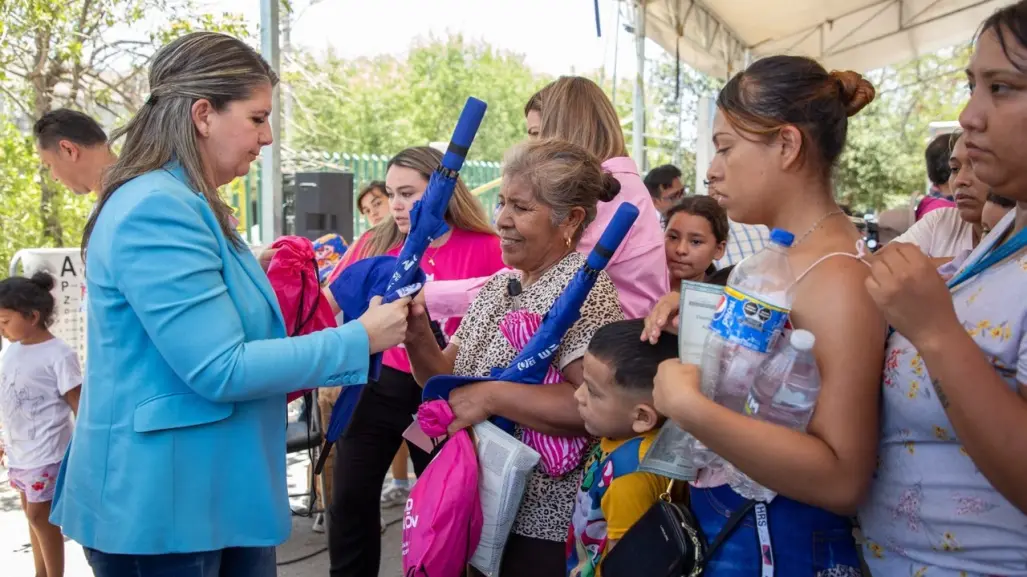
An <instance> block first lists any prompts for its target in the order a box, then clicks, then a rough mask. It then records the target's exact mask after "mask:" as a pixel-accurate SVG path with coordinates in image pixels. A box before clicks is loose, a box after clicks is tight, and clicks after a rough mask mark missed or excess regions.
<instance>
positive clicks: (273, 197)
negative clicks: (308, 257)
mask: <svg viewBox="0 0 1027 577" xmlns="http://www.w3.org/2000/svg"><path fill="white" fill-rule="evenodd" d="M279 1H280V0H260V52H261V54H262V55H263V56H264V58H265V59H266V60H267V61H268V63H269V64H270V65H271V68H272V69H274V70H276V71H279V70H281V69H282V67H281V64H282V62H281V55H280V54H279V50H278V40H279V38H278V25H279V22H278V8H279V6H278V5H279ZM281 99H282V98H281V90H280V88H279V87H277V86H276V87H275V89H274V91H273V92H272V94H271V118H270V121H271V136H272V138H273V139H274V142H272V144H271V145H270V146H265V147H264V150H263V151H262V152H261V155H260V159H261V162H260V172H261V179H260V181H261V182H260V184H261V186H260V198H261V203H260V242H261V244H263V245H265V246H266V245H270V244H271V243H272V242H274V240H275V239H276V238H278V237H279V236H281V234H282V166H281V158H282V148H281V147H282V145H281V136H282V123H281V120H282V103H281Z"/></svg>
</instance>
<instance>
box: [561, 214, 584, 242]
mask: <svg viewBox="0 0 1027 577" xmlns="http://www.w3.org/2000/svg"><path fill="white" fill-rule="evenodd" d="M584 223H585V209H583V208H581V207H580V206H575V207H574V208H572V209H571V211H570V212H569V213H568V214H567V218H565V219H564V220H563V225H562V228H563V229H564V230H563V235H564V237H565V238H570V239H571V240H572V241H573V239H574V237H575V236H580V235H579V231H580V230H581V228H582V226H583V225H584Z"/></svg>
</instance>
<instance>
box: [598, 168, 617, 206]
mask: <svg viewBox="0 0 1027 577" xmlns="http://www.w3.org/2000/svg"><path fill="white" fill-rule="evenodd" d="M619 192H620V181H619V180H617V178H616V177H614V176H613V175H612V174H610V173H609V172H604V173H603V193H602V194H600V195H599V200H600V201H601V202H610V201H612V200H613V199H614V198H616V197H617V194H618V193H619Z"/></svg>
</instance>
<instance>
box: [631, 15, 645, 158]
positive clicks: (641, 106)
mask: <svg viewBox="0 0 1027 577" xmlns="http://www.w3.org/2000/svg"><path fill="white" fill-rule="evenodd" d="M645 12H646V10H645V0H638V1H637V2H636V3H635V56H636V57H637V62H636V70H635V102H634V111H635V115H634V120H633V121H632V127H631V128H632V133H633V136H632V145H633V149H634V151H633V153H632V156H634V157H635V163H636V164H638V171H639V172H640V173H641V172H644V171H645V169H646V162H645V160H646V158H645V85H644V79H645V16H646V14H645Z"/></svg>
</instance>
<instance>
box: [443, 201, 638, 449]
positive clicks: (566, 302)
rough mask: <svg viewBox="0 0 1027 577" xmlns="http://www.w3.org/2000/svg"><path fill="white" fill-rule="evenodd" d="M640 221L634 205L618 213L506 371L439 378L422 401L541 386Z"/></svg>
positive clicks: (500, 421)
mask: <svg viewBox="0 0 1027 577" xmlns="http://www.w3.org/2000/svg"><path fill="white" fill-rule="evenodd" d="M636 218H638V208H636V207H635V206H634V205H632V204H627V203H625V204H622V205H620V208H618V209H617V212H616V214H614V215H613V219H612V220H610V224H609V225H607V227H606V230H605V231H603V235H602V236H601V237H599V242H598V243H596V245H595V247H594V248H593V249H592V252H591V253H589V255H588V259H587V260H586V261H585V264H584V265H582V266H581V268H580V269H578V272H577V273H575V275H574V278H573V279H571V282H570V283H568V284H567V288H565V289H564V290H563V293H561V294H560V296H559V297H557V299H556V301H555V302H554V303H553V306H552V308H550V309H549V311H548V312H547V313H546V316H545V317H543V318H542V323H541V325H540V326H539V328H538V331H536V332H535V334H534V335H532V337H531V339H530V340H529V341H528V343H527V344H526V345H524V348H523V349H521V352H520V354H518V355H517V356H516V357H514V359H513V360H512V361H511V362H510V365H509V366H508V367H506V368H500V367H496V368H493V369H492V374H491V375H490V376H489V377H458V376H454V375H438V376H435V377H432V378H431V379H428V382H427V383H425V385H424V393H423V399H424V400H425V401H431V400H435V399H448V398H449V394H450V393H451V392H452V391H453V389H455V388H457V387H460V386H463V385H466V384H469V383H478V382H481V381H508V382H513V383H522V384H526V385H538V384H540V383H542V381H543V379H545V376H546V371H548V370H549V365H550V364H552V362H553V359H554V358H555V355H556V351H557V349H559V348H560V342H561V341H562V340H563V337H564V335H565V334H567V331H568V330H569V329H570V328H571V325H573V324H574V323H575V322H577V320H578V319H579V318H581V307H582V305H584V304H585V299H586V298H587V297H588V293H589V292H591V290H592V287H593V286H595V284H596V279H598V278H599V272H600V271H602V270H603V269H604V268H606V265H607V264H609V262H610V258H611V257H613V253H614V252H616V251H617V247H618V246H620V243H621V242H622V241H623V240H624V237H625V236H626V235H627V234H628V231H629V230H630V229H631V226H632V225H633V224H634V223H635V219H636ZM492 421H493V423H495V424H496V425H498V426H500V427H502V428H503V429H504V430H506V431H507V432H510V433H512V432H513V423H511V422H510V421H508V420H506V419H503V418H502V417H495V418H493V419H492Z"/></svg>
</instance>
